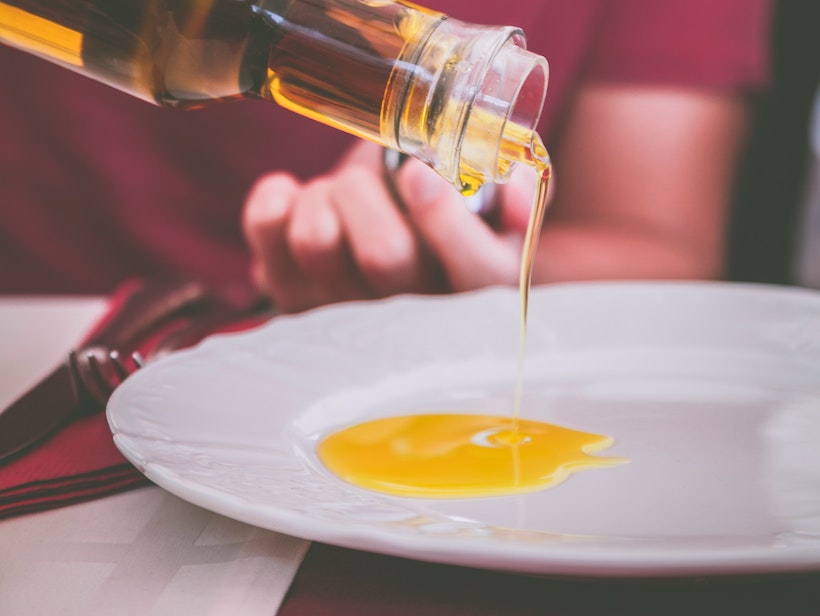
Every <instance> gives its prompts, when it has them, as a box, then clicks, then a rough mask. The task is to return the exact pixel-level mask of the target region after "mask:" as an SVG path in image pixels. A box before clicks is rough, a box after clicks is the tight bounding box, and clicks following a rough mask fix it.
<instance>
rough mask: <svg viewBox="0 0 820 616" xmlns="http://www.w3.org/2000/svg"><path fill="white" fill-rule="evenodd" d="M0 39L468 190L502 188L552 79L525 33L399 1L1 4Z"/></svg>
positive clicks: (106, 77) (152, 92)
mask: <svg viewBox="0 0 820 616" xmlns="http://www.w3.org/2000/svg"><path fill="white" fill-rule="evenodd" d="M0 42H5V43H7V44H10V45H13V46H15V47H18V48H20V49H23V50H25V51H28V52H30V53H33V54H36V55H39V56H41V57H44V58H46V59H48V60H51V61H53V62H56V63H58V64H61V65H63V66H65V67H67V68H70V69H72V70H75V71H77V72H80V73H82V74H84V75H87V76H89V77H91V78H93V79H96V80H98V81H102V82H104V83H107V84H109V85H111V86H114V87H116V88H119V89H121V90H124V91H126V92H128V93H130V94H132V95H134V96H137V97H139V98H141V99H144V100H146V101H149V102H151V103H154V104H156V105H162V106H168V107H176V108H181V109H195V108H198V107H202V106H205V105H210V104H214V103H219V102H224V101H232V100H237V99H244V98H257V99H263V100H269V101H272V102H275V103H277V104H279V105H281V106H283V107H285V108H287V109H290V110H292V111H294V112H296V113H299V114H301V115H304V116H307V117H310V118H312V119H314V120H317V121H320V122H323V123H326V124H329V125H331V126H333V127H335V128H338V129H340V130H344V131H346V132H350V133H352V134H354V135H357V136H359V137H363V138H366V139H369V140H372V141H375V142H377V143H379V144H381V145H383V146H385V147H389V148H393V149H397V150H400V151H402V152H405V153H407V154H409V155H411V156H415V157H416V158H420V159H421V160H423V161H424V162H426V163H427V164H428V165H430V166H431V167H433V168H434V169H436V170H437V171H438V172H439V173H440V174H441V175H442V176H444V177H445V178H446V179H447V180H449V181H450V182H451V183H453V184H454V185H455V186H456V187H457V188H458V189H459V190H462V191H463V192H465V193H468V192H471V191H474V190H475V189H476V188H477V187H478V186H479V185H480V184H481V183H482V182H484V181H492V182H499V181H502V182H503V181H505V180H506V178H507V177H508V170H509V167H510V164H511V161H509V160H506V159H504V156H506V155H507V150H506V149H504V148H501V147H500V146H499V144H500V140H501V136H502V134H503V133H504V132H505V130H506V128H505V127H506V126H507V125H508V124H515V125H516V126H518V125H520V126H521V127H522V128H523V129H524V130H531V129H533V128H534V127H535V124H536V122H537V120H538V116H539V114H540V112H541V106H542V105H543V99H544V95H545V93H546V82H547V65H546V61H545V60H544V59H543V58H541V57H540V56H537V55H535V54H532V53H529V52H527V51H526V50H525V49H524V38H523V33H521V32H520V30H518V29H516V28H512V27H489V26H476V25H471V24H466V23H463V22H459V21H458V20H455V19H449V18H447V17H446V16H444V15H442V14H440V13H436V12H434V11H429V10H427V9H424V8H421V7H419V6H417V5H415V4H411V3H408V2H403V1H396V2H391V1H389V0H379V1H373V0H139V1H134V0H131V1H128V2H124V1H114V0H1V1H0ZM488 146H489V147H488Z"/></svg>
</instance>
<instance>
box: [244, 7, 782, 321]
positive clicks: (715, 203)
mask: <svg viewBox="0 0 820 616" xmlns="http://www.w3.org/2000/svg"><path fill="white" fill-rule="evenodd" d="M438 4H439V5H440V6H443V7H444V8H445V9H452V10H453V12H455V7H454V6H453V3H447V2H440V3H438ZM494 7H498V5H497V4H494ZM768 10H769V7H768V6H767V3H765V2H740V3H735V2H707V3H704V2H697V3H691V2H689V3H666V2H665V3H658V2H652V1H651V0H650V1H644V0H627V1H618V2H581V3H575V5H574V8H572V9H570V8H569V7H568V6H567V3H561V2H543V3H538V4H536V3H528V4H527V5H526V8H524V7H523V6H521V5H520V4H519V5H517V11H518V13H517V15H516V17H517V18H518V20H519V22H520V23H526V24H528V26H529V27H528V31H529V33H530V42H531V44H530V48H531V49H532V50H533V51H535V52H537V53H541V54H543V55H544V56H545V57H546V58H548V59H549V61H550V64H551V84H550V88H549V91H548V94H547V103H546V108H545V111H544V117H543V121H542V123H541V125H540V132H541V134H542V135H544V137H545V139H546V140H547V143H548V144H549V149H550V151H551V152H552V157H553V163H554V170H555V176H556V182H555V193H554V198H553V202H552V204H551V207H550V210H549V211H548V213H547V219H546V223H545V225H544V229H543V234H542V236H541V239H540V250H539V252H538V254H537V257H536V265H535V270H534V276H533V282H534V283H536V284H537V283H546V282H556V281H569V280H588V279H612V278H687V279H716V278H720V277H721V275H722V267H723V256H724V255H723V250H724V235H725V229H726V219H727V215H728V206H729V203H730V197H731V191H732V186H733V178H734V168H735V164H736V161H737V159H738V154H739V152H740V150H741V148H742V146H743V143H744V135H745V129H746V125H747V104H748V94H749V93H750V91H752V90H753V89H754V88H756V87H758V86H760V85H761V84H762V83H763V82H764V79H765V76H764V74H765V67H766V59H765V54H764V49H765V40H766V36H767V34H766V32H767V31H766V24H767V15H768V13H767V11H768ZM487 15H491V13H490V14H487ZM487 15H483V16H484V17H486V16H487ZM468 17H473V18H474V19H475V18H476V15H472V16H470V15H468ZM526 171H527V170H526V169H519V171H518V172H517V174H516V176H515V177H514V178H513V180H512V181H511V182H510V184H508V185H506V186H504V187H503V188H502V191H501V193H500V194H501V197H500V201H501V202H500V204H499V205H500V208H501V209H500V215H499V216H498V218H497V224H496V225H495V226H494V227H492V226H489V225H487V224H485V222H484V221H483V220H481V219H480V218H478V217H476V216H474V215H472V214H470V213H469V212H468V211H467V209H466V208H464V207H461V206H460V205H459V201H460V196H459V195H458V194H457V193H456V192H455V191H454V190H452V189H451V188H450V187H449V186H448V185H447V184H446V182H444V181H443V180H441V179H440V178H438V177H437V176H436V175H435V174H434V173H432V172H431V171H430V170H429V169H427V168H425V167H424V166H423V165H421V164H420V163H418V162H417V161H411V162H410V163H408V164H407V165H405V167H404V168H403V169H402V170H401V171H400V173H399V175H398V178H397V183H398V189H399V192H400V196H401V200H402V201H403V205H404V209H400V208H397V207H395V204H393V203H392V200H391V197H390V192H389V191H388V190H386V188H385V186H384V183H383V181H382V179H381V178H382V174H383V172H382V170H381V168H380V160H379V152H378V148H376V147H374V146H372V145H370V144H359V145H356V146H354V147H353V148H352V149H351V150H350V152H349V153H348V155H347V157H346V158H345V159H344V160H343V161H342V162H341V163H340V164H339V165H338V166H337V167H336V168H335V169H334V170H332V171H331V172H330V173H328V174H324V175H321V176H319V177H316V178H313V179H311V180H309V181H307V182H300V181H298V180H297V179H295V178H294V177H293V176H292V175H291V174H289V173H287V172H281V171H280V172H275V173H272V174H269V175H267V176H266V177H264V178H263V179H261V180H260V181H259V182H258V183H257V184H256V186H255V188H254V190H253V191H252V193H251V194H250V196H249V199H248V202H247V205H246V210H245V216H244V220H245V232H246V235H247V238H248V241H249V244H250V246H251V248H252V250H253V254H254V259H255V260H254V266H253V268H254V279H255V281H256V283H257V284H258V285H259V286H260V288H262V289H264V290H265V291H266V292H268V293H269V294H270V295H271V296H272V297H273V298H274V299H275V301H276V303H277V304H278V305H280V306H282V307H283V308H284V309H286V310H294V311H298V310H303V309H306V308H310V307H312V306H316V305H320V304H324V303H328V302H333V301H340V300H346V299H353V298H360V297H364V298H371V297H381V296H386V295H390V294H394V293H399V292H430V291H447V290H450V291H464V290H470V289H474V288H478V287H482V286H486V285H491V284H515V283H516V282H517V281H518V275H519V263H520V256H521V238H522V236H523V232H524V229H525V226H526V223H527V219H528V213H529V211H530V208H531V206H532V202H533V193H534V188H535V183H536V179H535V178H534V177H533V174H532V173H529V174H528V173H526Z"/></svg>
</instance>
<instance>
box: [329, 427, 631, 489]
mask: <svg viewBox="0 0 820 616" xmlns="http://www.w3.org/2000/svg"><path fill="white" fill-rule="evenodd" d="M518 423H519V429H518V430H516V431H514V430H513V427H512V424H511V422H510V418H509V417H495V416H488V415H447V414H442V415H410V416H402V417H388V418H384V419H376V420H374V421H369V422H366V423H362V424H358V425H355V426H352V427H350V428H347V429H345V430H342V431H340V432H336V433H334V434H332V435H330V436H329V437H328V438H326V439H325V440H323V441H322V442H321V443H320V444H319V448H318V454H319V457H320V459H321V460H322V461H323V463H324V464H325V465H326V466H327V467H328V468H329V469H330V470H332V471H333V472H334V473H335V474H336V475H338V476H339V477H341V478H342V479H344V480H346V481H349V482H350V483H353V484H355V485H357V486H360V487H362V488H367V489H370V490H377V491H379V492H385V493H388V494H394V495H398V496H411V497H418V498H467V497H480V496H501V495H505V494H515V493H521V492H531V491H533V490H539V489H542V488H547V487H550V486H554V485H556V484H558V483H560V482H562V481H564V480H565V479H566V478H567V477H568V476H569V475H570V474H571V473H574V472H577V471H581V470H585V469H590V468H604V467H608V466H614V465H618V464H621V463H623V460H622V459H621V458H605V457H599V456H592V455H589V454H591V453H594V452H597V451H600V450H602V449H606V448H607V447H609V446H610V445H611V444H612V439H611V438H609V437H607V436H601V435H597V434H588V433H585V432H578V431H576V430H570V429H568V428H562V427H559V426H553V425H549V424H546V423H541V422H537V421H528V420H520V421H519V422H518Z"/></svg>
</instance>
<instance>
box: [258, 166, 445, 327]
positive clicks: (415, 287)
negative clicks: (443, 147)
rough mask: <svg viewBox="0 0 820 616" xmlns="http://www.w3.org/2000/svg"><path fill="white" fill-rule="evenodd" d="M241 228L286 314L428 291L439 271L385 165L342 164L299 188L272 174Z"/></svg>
mask: <svg viewBox="0 0 820 616" xmlns="http://www.w3.org/2000/svg"><path fill="white" fill-rule="evenodd" d="M243 223H244V231H245V235H246V237H247V239H248V244H249V246H250V248H251V252H252V256H253V264H252V275H253V278H254V281H255V282H256V284H257V285H258V286H259V287H260V288H261V289H262V290H264V291H266V292H267V293H268V294H269V295H270V296H271V298H272V299H273V300H274V302H276V303H277V304H278V305H279V307H280V308H281V309H282V310H285V311H291V312H292V311H299V310H304V309H306V308H310V307H312V306H316V305H320V304H325V303H329V302H336V301H342V300H347V299H357V298H372V297H382V296H387V295H392V294H395V293H402V292H418V291H423V290H426V289H429V288H430V287H431V285H430V284H429V280H430V279H431V278H432V276H431V274H430V272H431V271H432V272H436V273H437V272H438V270H437V268H430V267H428V264H427V262H426V260H425V257H424V253H423V248H422V247H421V245H420V243H419V241H418V239H417V237H416V234H415V232H414V230H413V229H412V228H411V226H410V225H409V223H408V221H407V219H406V218H405V217H404V215H403V214H402V213H401V212H400V211H399V210H398V209H397V208H396V206H395V204H394V203H393V201H392V199H391V197H390V195H389V193H388V190H387V188H386V187H385V186H384V183H383V180H382V176H381V166H380V165H377V166H375V167H374V166H373V165H368V166H363V165H362V164H359V163H357V162H352V163H349V164H345V165H340V167H339V169H338V170H337V171H335V172H334V173H332V174H329V175H327V176H324V177H321V178H318V179H316V180H313V181H311V182H308V183H306V184H302V185H300V184H299V183H298V182H297V181H296V180H295V179H294V178H293V177H291V176H289V175H286V174H281V173H275V174H271V175H269V176H267V177H266V178H265V179H263V180H260V181H259V182H258V183H257V185H256V186H255V187H254V189H253V190H252V191H251V193H250V194H249V197H248V200H247V203H246V206H245V213H244V221H243ZM435 280H436V281H438V280H439V278H435Z"/></svg>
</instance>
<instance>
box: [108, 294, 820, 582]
mask: <svg viewBox="0 0 820 616" xmlns="http://www.w3.org/2000/svg"><path fill="white" fill-rule="evenodd" d="M518 318H519V297H518V293H517V291H516V290H514V289H500V288H495V289H488V290H483V291H479V292H474V293H469V294H461V295H452V296H446V297H414V296H403V297H398V298H393V299H388V300H383V301H375V302H354V303H349V304H342V305H336V306H330V307H325V308H321V309H318V310H314V311H311V312H308V313H305V314H302V315H297V316H283V317H276V318H274V319H273V320H272V321H271V322H270V323H268V324H266V325H264V326H262V327H260V328H258V329H255V330H253V331H249V332H244V333H239V334H228V335H219V336H214V337H211V338H209V339H208V340H206V341H205V342H204V343H202V344H200V345H199V346H197V347H195V348H193V349H190V350H187V351H182V352H178V353H175V354H173V355H171V356H168V357H166V358H163V359H161V360H158V361H157V362H155V363H153V364H151V365H149V366H147V367H146V368H145V369H143V370H140V371H139V372H137V373H136V374H135V375H133V376H132V377H130V378H129V379H128V380H127V381H126V382H125V383H124V384H123V385H122V386H121V387H120V388H119V389H117V391H116V392H115V393H114V396H113V397H112V398H111V401H110V403H109V406H108V418H109V422H110V425H111V428H112V431H113V433H114V439H115V441H116V443H117V446H118V447H119V448H120V450H121V451H122V452H123V453H124V454H125V455H126V456H127V457H128V459H129V460H131V461H132V462H133V463H134V464H135V465H136V466H137V467H138V468H139V469H140V470H141V471H142V472H144V473H145V474H146V475H147V476H148V477H149V478H150V479H151V480H153V481H154V482H156V483H157V484H159V485H160V486H163V487H164V488H166V489H167V490H169V491H171V492H173V493H175V494H177V495H178V496H181V497H182V498H184V499H187V500H189V501H191V502H193V503H195V504H198V505H201V506H203V507H206V508H208V509H211V510H213V511H216V512H218V513H221V514H223V515H226V516H230V517H233V518H236V519H238V520H241V521H243V522H248V523H251V524H255V525H258V526H261V527H265V528H269V529H272V530H276V531H280V532H284V533H288V534H292V535H296V536H299V537H304V538H307V539H312V540H318V541H322V542H326V543H331V544H336V545H340V546H345V547H351V548H357V549H362V550H369V551H374V552H380V553H386V554H393V555H397V556H403V557H408V558H415V559H420V560H429V561H436V562H445V563H452V564H459V565H468V566H474V567H483V568H492V569H501V570H510V571H518V572H525V573H532V574H547V575H569V576H620V577H626V576H684V575H709V574H743V573H751V572H789V571H791V572H796V571H808V570H817V569H820V293H817V292H812V291H808V290H801V289H789V288H779V287H772V286H756V285H731V284H722V283H714V284H709V283H703V284H701V283H660V282H659V283H589V284H566V285H555V286H550V287H546V288H539V289H537V290H535V291H534V292H533V294H532V296H531V304H530V317H529V319H530V320H529V328H528V337H527V345H526V358H525V362H524V369H525V370H524V390H523V391H524V397H523V405H522V410H521V416H522V417H524V418H528V419H536V420H541V421H545V422H549V423H555V424H559V425H562V426H565V427H569V428H573V429H577V430H583V431H586V432H593V433H596V434H605V435H608V436H611V437H613V438H614V439H615V445H614V446H613V447H612V448H611V449H608V450H607V451H605V452H603V454H602V455H607V456H609V455H613V456H623V457H626V458H628V459H629V462H628V463H627V464H624V465H621V466H617V467H613V468H605V469H604V468H601V469H591V470H586V471H583V472H580V473H576V474H574V475H572V476H571V477H570V478H569V479H568V480H567V481H565V482H564V483H561V484H560V485H558V486H555V487H553V488H550V489H545V490H541V491H536V492H531V493H528V494H523V495H516V496H505V497H493V498H472V499H450V500H448V499H419V498H408V497H394V496H387V495H383V494H380V493H377V492H371V491H368V490H364V489H360V488H357V487H355V486H353V485H351V484H348V483H346V482H344V481H342V480H340V479H338V478H336V477H335V476H334V475H333V474H332V473H330V472H329V471H328V470H327V469H325V468H324V467H323V465H322V464H321V462H320V461H319V460H318V458H317V455H316V453H315V446H316V443H317V441H318V440H319V439H320V438H321V437H322V436H324V435H326V434H328V433H330V432H333V431H336V430H338V429H339V428H341V427H344V426H348V425H351V424H353V423H358V422H361V421H364V420H368V419H372V418H375V417H384V416H391V415H403V414H408V413H429V412H454V413H473V414H476V413H479V414H480V413H486V414H496V415H498V414H504V413H510V412H511V409H512V406H513V390H514V382H515V377H516V365H517V357H518V349H519V339H518V328H519V322H518Z"/></svg>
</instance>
